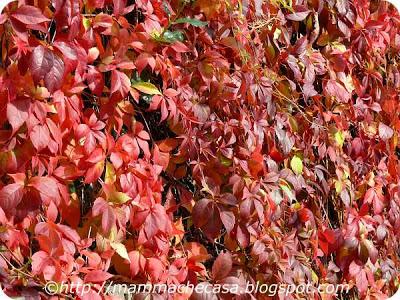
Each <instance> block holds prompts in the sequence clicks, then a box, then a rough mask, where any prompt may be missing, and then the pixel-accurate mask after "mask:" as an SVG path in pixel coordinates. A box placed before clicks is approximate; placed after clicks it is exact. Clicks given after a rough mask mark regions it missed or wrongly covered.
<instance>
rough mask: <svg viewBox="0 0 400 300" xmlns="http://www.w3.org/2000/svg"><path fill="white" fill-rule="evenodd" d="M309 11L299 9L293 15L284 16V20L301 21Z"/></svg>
mask: <svg viewBox="0 0 400 300" xmlns="http://www.w3.org/2000/svg"><path fill="white" fill-rule="evenodd" d="M310 12H311V11H310V10H308V9H306V10H305V9H304V8H303V7H299V8H298V10H297V11H295V12H294V13H291V14H288V15H286V16H285V17H286V19H288V20H291V21H298V22H299V21H303V20H304V19H305V18H307V16H308V15H309V13H310Z"/></svg>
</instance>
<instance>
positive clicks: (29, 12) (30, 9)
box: [11, 5, 50, 25]
mask: <svg viewBox="0 0 400 300" xmlns="http://www.w3.org/2000/svg"><path fill="white" fill-rule="evenodd" d="M11 17H12V18H14V19H16V20H18V21H20V22H21V23H24V24H26V25H36V24H39V23H43V22H47V21H50V20H49V19H48V18H46V17H45V16H44V15H43V14H42V11H41V10H40V9H39V8H37V7H34V6H31V5H22V6H20V7H19V8H18V9H17V10H16V11H15V12H13V13H12V14H11Z"/></svg>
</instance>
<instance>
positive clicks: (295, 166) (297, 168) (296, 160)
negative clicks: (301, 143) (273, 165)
mask: <svg viewBox="0 0 400 300" xmlns="http://www.w3.org/2000/svg"><path fill="white" fill-rule="evenodd" d="M290 167H291V168H292V170H293V172H294V173H295V174H296V175H299V174H301V173H302V172H303V162H302V161H301V159H300V157H298V156H297V155H295V156H293V158H292V160H291V161H290Z"/></svg>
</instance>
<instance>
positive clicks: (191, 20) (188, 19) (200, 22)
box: [174, 18, 208, 27]
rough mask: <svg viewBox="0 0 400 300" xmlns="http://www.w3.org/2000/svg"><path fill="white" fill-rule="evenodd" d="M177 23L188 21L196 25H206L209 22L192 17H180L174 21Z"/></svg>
mask: <svg viewBox="0 0 400 300" xmlns="http://www.w3.org/2000/svg"><path fill="white" fill-rule="evenodd" d="M174 23H175V24H181V23H187V24H190V25H193V26H196V27H203V26H206V25H207V24H208V23H207V22H203V21H200V20H197V19H192V18H180V19H178V20H176V21H175V22H174Z"/></svg>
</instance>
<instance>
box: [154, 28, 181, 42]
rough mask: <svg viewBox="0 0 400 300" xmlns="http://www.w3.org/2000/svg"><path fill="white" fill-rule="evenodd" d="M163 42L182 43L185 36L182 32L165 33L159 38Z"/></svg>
mask: <svg viewBox="0 0 400 300" xmlns="http://www.w3.org/2000/svg"><path fill="white" fill-rule="evenodd" d="M159 39H160V40H161V41H162V42H166V43H174V42H176V41H180V42H182V41H183V39H184V35H183V33H182V32H181V31H178V30H177V31H169V30H167V31H165V32H164V34H163V35H162V36H161V37H160V38H159Z"/></svg>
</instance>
